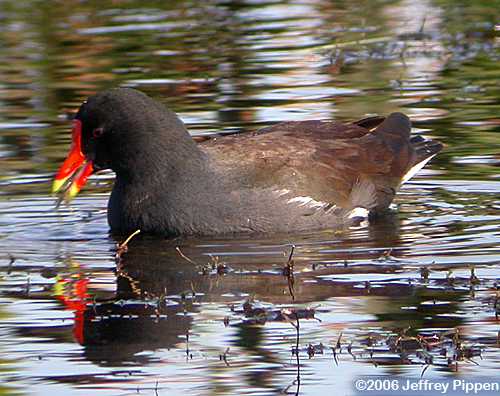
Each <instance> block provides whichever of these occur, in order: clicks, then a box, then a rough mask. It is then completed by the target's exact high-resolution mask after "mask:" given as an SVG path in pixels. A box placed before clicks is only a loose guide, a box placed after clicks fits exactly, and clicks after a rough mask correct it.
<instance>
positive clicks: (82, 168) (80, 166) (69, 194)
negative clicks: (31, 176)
mask: <svg viewBox="0 0 500 396" xmlns="http://www.w3.org/2000/svg"><path fill="white" fill-rule="evenodd" d="M72 139H73V140H72V142H71V148H70V151H69V154H68V156H67V157H66V160H65V161H64V163H63V164H62V166H61V168H60V169H59V172H57V175H56V177H55V178H54V183H53V184H52V193H53V194H55V193H59V192H61V195H64V199H65V200H66V201H70V200H71V199H73V198H74V197H75V196H76V195H77V194H78V192H79V191H80V190H81V188H82V187H83V185H84V184H85V183H86V182H87V179H88V178H89V176H90V175H91V174H92V172H93V171H94V167H93V165H92V161H88V160H87V159H86V158H85V156H84V155H83V153H82V122H81V121H80V120H74V121H73V131H72Z"/></svg>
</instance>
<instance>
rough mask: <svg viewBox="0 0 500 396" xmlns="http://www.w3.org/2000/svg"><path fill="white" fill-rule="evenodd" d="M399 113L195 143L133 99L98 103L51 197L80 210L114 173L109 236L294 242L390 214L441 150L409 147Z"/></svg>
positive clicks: (161, 109) (151, 103)
mask: <svg viewBox="0 0 500 396" xmlns="http://www.w3.org/2000/svg"><path fill="white" fill-rule="evenodd" d="M410 133H411V122H410V119H409V118H408V117H407V116H406V115H404V114H403V113H392V114H390V115H388V116H387V117H381V116H372V117H367V118H363V119H361V120H359V121H355V122H351V123H340V122H337V121H332V120H305V121H285V122H281V123H277V124H274V125H272V126H269V127H264V128H262V129H259V130H256V131H249V132H242V133H234V134H227V135H224V134H219V135H215V136H213V137H210V138H207V139H201V140H202V141H197V139H196V138H193V137H192V136H191V135H190V134H189V132H188V131H187V129H186V127H185V126H184V124H183V122H182V121H181V120H180V119H179V117H178V116H177V115H176V114H175V113H174V112H172V111H171V110H169V109H168V108H166V107H165V106H164V105H162V104H161V103H159V102H157V101H155V100H154V99H152V98H151V97H149V96H148V95H146V94H144V93H142V92H141V91H139V90H135V89H132V88H112V89H108V90H105V91H101V92H99V93H96V94H95V95H93V96H90V97H89V98H88V99H87V100H86V101H84V102H83V103H82V105H81V106H80V108H79V109H78V112H77V113H76V115H75V117H74V120H73V129H72V143H71V149H70V152H69V155H68V157H67V158H66V160H65V161H64V163H63V164H62V166H61V167H60V169H59V171H58V173H57V174H56V176H55V179H54V182H53V188H52V190H53V193H55V194H59V196H60V197H63V198H64V199H66V200H68V201H69V200H70V199H71V198H73V197H74V196H75V195H76V194H77V193H78V192H79V191H80V189H81V188H82V187H83V185H84V184H85V182H86V181H87V179H88V177H89V176H90V175H91V174H93V173H94V172H96V171H99V170H103V169H112V170H113V171H114V173H115V181H114V186H113V189H112V191H111V195H110V197H109V202H108V224H109V227H110V231H111V233H112V234H118V235H125V234H128V233H130V232H133V231H136V230H141V232H144V233H149V234H160V235H165V236H184V235H186V236H188V235H198V236H210V235H228V234H246V233H283V232H284V233H288V232H303V231H310V230H320V229H328V228H332V229H333V228H337V227H342V226H345V225H349V224H351V223H352V222H353V221H355V220H354V219H358V218H359V215H360V214H361V215H363V216H364V217H365V218H372V217H377V216H380V215H383V214H384V213H386V212H387V211H388V210H390V209H389V207H390V205H391V203H392V201H393V199H394V196H395V195H396V193H397V191H398V190H399V188H400V186H401V185H402V184H403V183H404V182H406V181H408V180H409V179H410V178H411V177H412V176H413V175H414V174H415V173H416V172H418V171H419V170H420V169H421V168H422V167H423V166H424V165H425V164H426V163H427V162H428V161H429V160H430V159H431V158H432V157H434V156H435V155H436V154H437V153H438V152H439V151H441V149H442V148H443V145H442V144H441V143H440V142H438V141H435V140H431V139H426V138H424V137H422V136H421V135H416V136H413V137H412V136H411V134H410Z"/></svg>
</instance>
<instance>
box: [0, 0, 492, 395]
mask: <svg viewBox="0 0 500 396" xmlns="http://www.w3.org/2000/svg"><path fill="white" fill-rule="evenodd" d="M165 3H167V4H165ZM498 9H500V4H499V3H498V1H445V0H436V1H361V0H360V1H349V2H347V1H346V2H344V1H326V0H325V1H322V0H310V1H300V0H299V1H295V0H291V1H280V0H277V1H252V0H246V1H243V0H241V1H195V0H192V1H180V2H155V1H141V2H139V1H128V2H116V1H100V2H76V1H66V2H61V3H57V4H55V3H52V2H37V1H23V2H13V1H3V2H0V20H1V21H0V40H1V42H2V46H0V55H1V59H2V62H1V63H0V189H1V190H0V353H1V354H0V394H17V393H19V392H21V393H28V394H43V395H46V394H51V395H55V394H61V395H63V394H64V395H67V394H85V395H88V394H102V395H127V394H138V393H139V394H158V395H162V394H200V395H205V394H253V395H257V394H259V395H264V394H279V393H291V394H296V393H299V394H301V395H318V394H325V395H326V394H332V390H333V389H335V391H337V392H340V393H342V394H352V393H353V392H354V390H353V388H352V385H351V382H352V380H353V379H354V378H355V377H356V376H358V375H361V374H373V375H387V376H391V377H392V376H402V377H405V376H406V377H408V376H414V377H419V376H421V375H423V376H424V377H425V378H444V377H452V378H465V377H467V376H471V375H480V376H494V375H497V372H498V369H499V367H500V349H499V347H500V341H499V340H500V322H499V320H498V312H499V310H500V305H499V304H500V303H498V293H499V291H498V280H499V277H500V247H499V246H500V243H499V242H500V232H499V226H500V212H499V209H500V198H499V197H500V178H499V177H500V172H499V166H500V138H499V132H500V120H499V118H498V115H499V114H500V101H499V97H500V96H499V91H500V89H499V84H498V81H499V77H500V69H499V68H498V64H499V63H498V61H499V57H500V56H499V50H498V48H499V38H498V32H499V30H500V27H499V25H498V23H499V21H498ZM112 86H113V87H114V86H130V87H135V88H138V89H140V90H143V91H144V92H146V93H148V94H149V95H151V96H153V97H155V98H157V99H158V100H160V101H161V102H163V103H165V104H166V105H168V106H169V107H170V108H172V109H173V110H175V111H176V112H178V113H179V115H180V116H181V118H182V119H183V120H184V122H185V123H186V124H187V125H188V128H189V129H190V131H191V132H192V133H193V134H195V135H201V134H210V133H213V132H216V131H218V132H220V131H222V132H237V131H244V130H249V129H254V128H257V127H259V126H262V125H269V124H270V123H273V122H277V121H282V120H304V119H316V118H321V119H331V118H333V119H337V120H352V119H357V118H361V117H363V116H365V115H366V114H374V113H376V114H387V113H389V112H391V111H394V110H399V111H403V112H405V113H407V114H409V115H410V116H411V118H412V119H413V120H414V127H415V131H416V132H421V133H424V134H425V135H427V136H432V137H436V138H438V139H439V140H441V141H442V142H443V143H444V144H445V145H446V149H445V150H444V152H443V153H442V154H440V155H439V156H438V157H436V158H435V159H434V160H433V161H432V163H431V164H430V165H429V166H427V167H426V169H425V170H424V171H422V172H421V173H420V174H419V175H418V176H417V177H416V178H414V179H413V180H412V181H411V182H410V183H408V184H407V185H405V187H404V188H403V190H402V191H401V193H400V194H399V196H398V198H397V202H396V204H397V208H396V209H395V211H394V213H393V214H392V216H390V217H388V218H385V219H383V221H379V222H377V223H372V224H369V225H366V224H364V225H362V226H360V227H355V228H352V229H349V230H341V231H328V230H326V231H322V232H315V233H310V234H300V235H273V236H269V237H267V238H264V237H258V238H252V239H249V238H247V239H232V240H228V239H225V240H213V239H203V240H194V239H188V240H184V239H178V240H173V241H172V240H163V239H153V238H136V239H133V240H132V241H131V242H130V244H129V250H128V252H126V253H124V254H122V256H121V258H118V259H117V258H116V257H115V252H116V246H115V244H116V242H117V241H115V240H114V239H113V238H112V237H110V236H109V235H108V227H107V223H106V214H105V208H106V202H107V197H108V194H109V190H110V184H111V182H112V178H113V175H112V174H110V173H105V174H101V175H97V176H94V177H93V178H92V179H91V183H90V186H88V187H87V188H86V189H85V190H84V191H83V192H82V193H81V194H80V196H79V198H77V199H76V200H75V201H74V202H73V203H72V204H71V205H70V206H62V207H60V208H59V209H57V210H56V209H55V207H54V205H55V202H54V199H53V198H52V197H50V196H49V195H48V190H49V188H50V179H51V177H52V175H53V173H54V171H55V170H56V168H57V166H58V164H59V163H60V162H61V160H62V159H63V157H64V156H65V154H66V151H67V148H68V144H69V140H70V134H69V119H70V118H71V114H73V113H74V111H75V110H76V109H77V107H78V106H79V104H80V103H81V101H82V100H83V99H84V98H85V97H86V96H88V95H90V94H92V93H94V92H96V91H99V90H102V89H105V88H107V87H112ZM292 244H293V245H295V249H294V252H293V257H292V258H293V262H294V264H293V268H292V273H293V275H294V276H293V278H292V277H290V276H288V277H287V276H285V275H286V273H287V271H288V272H290V268H289V267H287V266H286V264H287V260H288V256H289V254H290V251H291V245H292ZM176 247H180V250H181V253H182V254H183V255H184V256H185V257H187V258H189V260H188V259H186V258H183V257H181V255H180V254H179V253H178V251H177V250H176ZM284 274H285V275H284ZM297 317H298V323H299V326H298V329H297ZM297 345H298V349H297ZM297 351H298V361H299V363H300V370H298V367H299V366H298V364H297V363H298V362H297ZM334 351H335V352H334ZM297 378H298V379H299V380H297Z"/></svg>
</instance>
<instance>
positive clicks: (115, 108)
mask: <svg viewBox="0 0 500 396" xmlns="http://www.w3.org/2000/svg"><path fill="white" fill-rule="evenodd" d="M183 156H184V158H192V157H193V156H196V146H195V143H194V142H193V141H192V139H191V138H190V136H189V134H188V132H187V131H186V129H185V127H184V124H183V123H182V121H181V120H180V119H179V118H178V117H177V116H176V115H175V113H173V112H171V111H169V110H168V109H166V108H165V107H164V106H162V105H161V104H159V103H157V102H155V101H154V100H153V99H151V98H150V97H149V96H147V95H145V94H144V93H142V92H139V91H137V90H135V89H130V88H116V89H110V90H107V91H103V92H100V93H98V94H96V95H94V96H91V97H89V98H88V99H87V100H86V101H85V102H84V103H83V104H82V105H81V106H80V109H79V110H78V113H77V114H76V116H75V119H74V124H73V142H72V147H71V151H70V154H69V155H68V158H67V159H66V161H65V162H64V164H63V165H62V167H61V169H60V171H59V173H58V174H57V176H56V178H55V181H54V186H53V191H56V192H57V191H58V190H60V189H61V188H62V187H63V185H65V186H66V189H65V190H64V191H65V192H66V194H67V195H68V191H69V198H72V196H74V195H76V193H78V191H79V189H80V188H81V187H82V186H83V184H84V183H85V181H86V178H87V177H88V176H89V175H90V174H91V173H92V172H93V171H94V170H101V169H109V168H111V169H113V170H114V171H115V172H116V174H117V175H118V177H120V176H121V177H124V178H131V177H144V176H145V174H147V173H148V172H154V171H155V169H156V168H157V166H158V165H159V164H161V163H162V162H168V163H169V164H170V165H171V166H170V167H171V168H172V167H174V168H175V167H176V164H177V163H182V160H181V157H183ZM82 166H83V168H81V167H82ZM80 168H81V169H80ZM79 169H80V171H78V170H79ZM77 172H78V173H77ZM71 177H73V179H72V180H73V182H72V183H67V180H68V179H70V178H71ZM68 184H69V185H68Z"/></svg>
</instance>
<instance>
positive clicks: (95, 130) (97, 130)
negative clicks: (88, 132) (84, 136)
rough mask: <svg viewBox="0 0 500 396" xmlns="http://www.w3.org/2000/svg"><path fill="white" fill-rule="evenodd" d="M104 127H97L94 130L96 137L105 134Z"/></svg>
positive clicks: (93, 133) (93, 134)
mask: <svg viewBox="0 0 500 396" xmlns="http://www.w3.org/2000/svg"><path fill="white" fill-rule="evenodd" d="M103 133H104V128H96V129H94V130H93V131H92V136H93V137H95V138H99V137H101V136H102V135H103Z"/></svg>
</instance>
